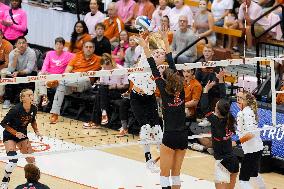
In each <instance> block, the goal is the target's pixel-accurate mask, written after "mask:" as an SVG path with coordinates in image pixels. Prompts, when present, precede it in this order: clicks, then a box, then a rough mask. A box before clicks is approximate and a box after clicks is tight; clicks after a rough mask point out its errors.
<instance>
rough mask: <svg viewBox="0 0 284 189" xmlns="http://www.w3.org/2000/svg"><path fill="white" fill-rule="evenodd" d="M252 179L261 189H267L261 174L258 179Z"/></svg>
mask: <svg viewBox="0 0 284 189" xmlns="http://www.w3.org/2000/svg"><path fill="white" fill-rule="evenodd" d="M251 179H252V180H253V181H254V182H255V183H256V184H257V186H258V188H259V189H266V187H265V184H264V181H263V179H262V176H261V175H260V174H258V175H257V177H251Z"/></svg>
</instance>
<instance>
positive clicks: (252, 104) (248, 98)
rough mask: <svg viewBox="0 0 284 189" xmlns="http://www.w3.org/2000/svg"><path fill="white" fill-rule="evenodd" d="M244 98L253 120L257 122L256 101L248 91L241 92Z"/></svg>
mask: <svg viewBox="0 0 284 189" xmlns="http://www.w3.org/2000/svg"><path fill="white" fill-rule="evenodd" d="M243 93H244V96H245V101H246V102H247V106H249V107H250V108H251V109H252V111H253V112H254V114H255V120H256V121H258V114H257V101H256V99H255V97H254V96H253V95H252V94H251V93H250V92H248V91H243Z"/></svg>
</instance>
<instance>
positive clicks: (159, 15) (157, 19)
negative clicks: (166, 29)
mask: <svg viewBox="0 0 284 189" xmlns="http://www.w3.org/2000/svg"><path fill="white" fill-rule="evenodd" d="M170 11H171V8H170V7H168V6H167V1H166V0H159V6H158V7H157V8H156V10H155V11H154V12H153V15H152V21H151V26H150V29H149V30H150V31H153V32H157V31H158V29H159V28H160V26H161V23H162V19H163V17H164V16H169V14H170Z"/></svg>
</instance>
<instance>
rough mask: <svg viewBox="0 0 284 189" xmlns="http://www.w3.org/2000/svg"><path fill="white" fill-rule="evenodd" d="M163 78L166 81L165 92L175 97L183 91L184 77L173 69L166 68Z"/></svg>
mask: <svg viewBox="0 0 284 189" xmlns="http://www.w3.org/2000/svg"><path fill="white" fill-rule="evenodd" d="M163 77H164V79H165V81H166V87H165V91H166V92H167V93H168V94H170V95H175V94H176V93H179V92H181V91H182V90H183V81H184V79H183V77H181V76H180V75H179V73H178V72H175V71H174V70H173V69H170V68H166V69H165V71H164V72H163Z"/></svg>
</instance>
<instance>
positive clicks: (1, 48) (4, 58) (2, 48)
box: [0, 5, 13, 103]
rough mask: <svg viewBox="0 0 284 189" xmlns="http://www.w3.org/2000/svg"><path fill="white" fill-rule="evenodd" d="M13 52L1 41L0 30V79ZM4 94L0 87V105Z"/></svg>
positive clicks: (9, 46)
mask: <svg viewBox="0 0 284 189" xmlns="http://www.w3.org/2000/svg"><path fill="white" fill-rule="evenodd" d="M0 6H1V5H0ZM12 50H13V46H12V45H11V43H10V42H9V41H7V40H5V39H3V32H2V30H0V72H1V78H4V77H5V76H6V72H7V69H6V68H7V67H8V64H9V53H10V52H11V51H12ZM4 93H5V87H4V85H0V103H2V102H3V95H4Z"/></svg>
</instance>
